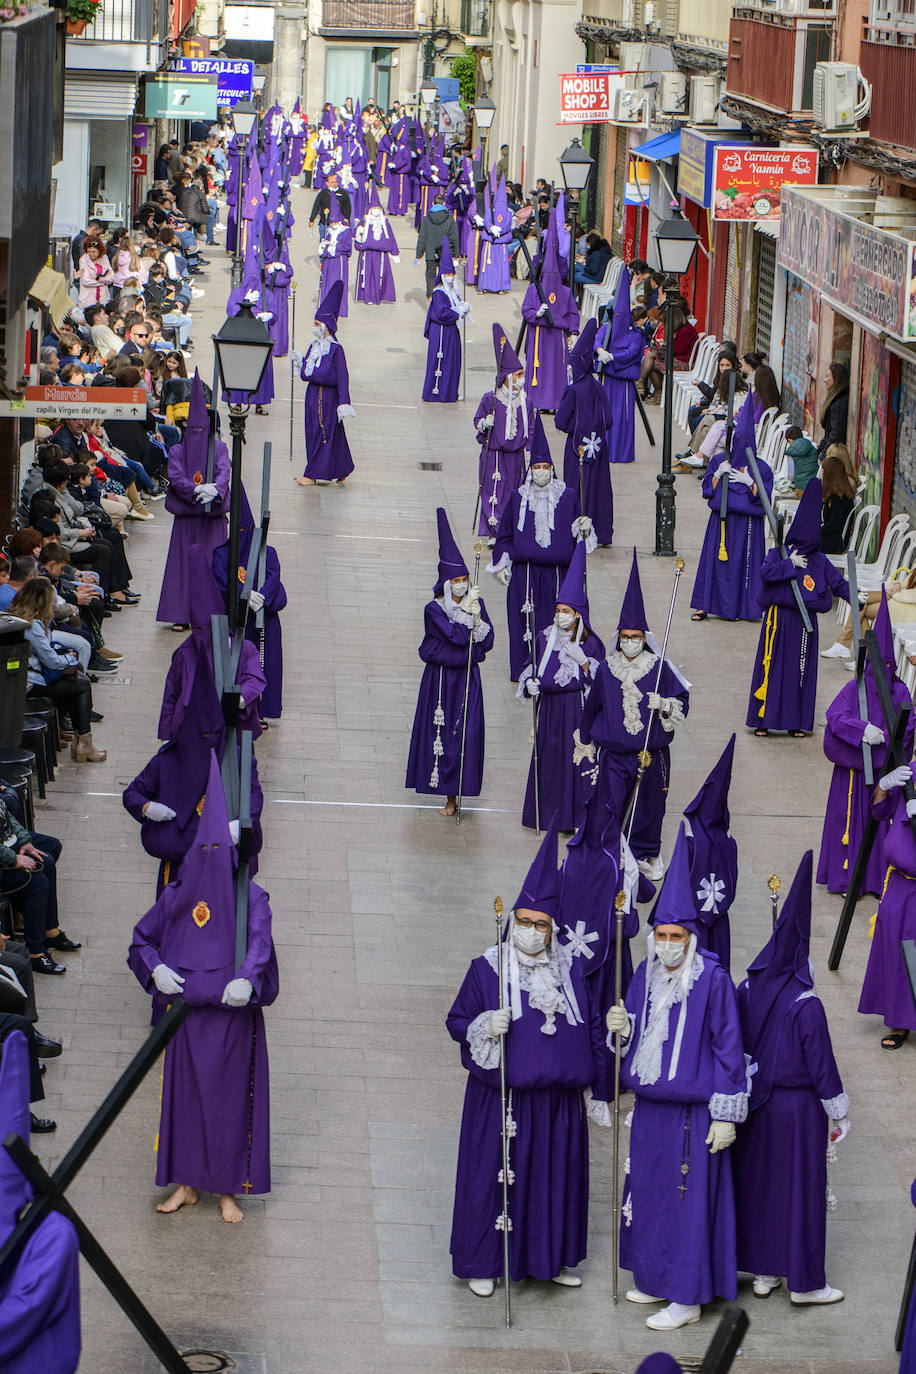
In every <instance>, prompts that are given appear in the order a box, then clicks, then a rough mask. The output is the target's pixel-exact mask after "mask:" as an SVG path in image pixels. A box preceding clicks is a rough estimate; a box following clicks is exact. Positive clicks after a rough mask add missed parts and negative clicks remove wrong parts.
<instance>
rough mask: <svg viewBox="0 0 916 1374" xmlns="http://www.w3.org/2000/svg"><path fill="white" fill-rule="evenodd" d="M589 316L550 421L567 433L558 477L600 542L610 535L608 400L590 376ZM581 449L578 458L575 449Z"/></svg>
mask: <svg viewBox="0 0 916 1374" xmlns="http://www.w3.org/2000/svg"><path fill="white" fill-rule="evenodd" d="M596 329H597V325H596V323H595V321H594V320H588V321H587V323H586V324H585V325H583V327H582V333H581V334H580V335H579V337H578V339H577V340H576V344H575V347H574V348H573V350H572V352H571V353H570V355H569V365H570V368H571V370H572V381H571V382H570V384H569V386H568V387H567V388H566V390H565V391H564V393H563V398H562V400H561V401H560V405H559V408H558V409H557V413H556V418H555V420H554V424H555V425H556V427H557V429H559V430H560V431H562V432H563V433H564V434H565V435H566V448H565V450H564V453H563V480H564V482H565V483H566V485H567V486H568V487H573V488H575V490H576V491H579V489H580V486H581V488H582V492H581V496H580V504H581V506H582V513H583V515H587V516H588V517H589V518H590V519H591V522H592V525H593V527H594V530H595V537H596V539H597V540H598V543H599V544H610V543H611V541H612V539H613V536H614V493H613V490H612V489H611V467H610V460H609V454H610V438H609V436H610V431H611V428H612V424H613V417H612V415H611V403H610V401H609V400H608V398H607V394H606V392H605V391H604V390H603V389H602V387H601V385H600V383H598V382H596V381H595V379H594V377H593V376H592V371H591V369H592V359H593V356H594V351H595V331H596ZM580 449H581V450H582V462H581V465H580V461H579V450H580Z"/></svg>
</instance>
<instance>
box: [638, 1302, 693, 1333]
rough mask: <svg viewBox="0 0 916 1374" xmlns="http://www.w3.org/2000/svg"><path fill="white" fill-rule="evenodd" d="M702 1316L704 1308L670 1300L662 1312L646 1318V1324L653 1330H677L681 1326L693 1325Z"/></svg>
mask: <svg viewBox="0 0 916 1374" xmlns="http://www.w3.org/2000/svg"><path fill="white" fill-rule="evenodd" d="M701 1316H702V1309H701V1308H700V1307H698V1306H696V1307H687V1306H685V1305H684V1303H682V1302H669V1304H668V1306H667V1307H663V1308H662V1310H661V1312H655V1313H654V1314H653V1315H652V1316H651V1317H647V1318H646V1326H648V1327H649V1328H650V1329H651V1330H652V1331H676V1330H677V1329H678V1327H679V1326H692V1325H693V1323H694V1322H698V1321H699V1320H700V1317H701Z"/></svg>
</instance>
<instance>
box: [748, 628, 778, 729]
mask: <svg viewBox="0 0 916 1374" xmlns="http://www.w3.org/2000/svg"><path fill="white" fill-rule="evenodd" d="M778 611H779V607H778V606H771V607H770V609H769V610H768V611H767V624H766V634H765V635H764V640H763V681H762V682H761V684H760V686H759V687H758V688H757V690H756V692H755V693H754V696H755V697H756V698H757V700H758V701H759V702H760V710H759V711H758V712H757V714H758V716H761V717H762V716H763V714H764V712H765V711H766V708H767V691H768V689H769V686H770V664H771V662H772V660H773V643H774V641H775V639H776V621H777V619H778Z"/></svg>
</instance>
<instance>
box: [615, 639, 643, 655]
mask: <svg viewBox="0 0 916 1374" xmlns="http://www.w3.org/2000/svg"><path fill="white" fill-rule="evenodd" d="M618 643H619V645H620V652H621V653H622V654H625V655H626V657H627V658H637V657H638V656H639V655H640V654H641V653H642V651H643V641H642V640H641V639H621V640H618Z"/></svg>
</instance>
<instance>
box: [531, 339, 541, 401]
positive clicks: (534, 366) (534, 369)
mask: <svg viewBox="0 0 916 1374" xmlns="http://www.w3.org/2000/svg"><path fill="white" fill-rule="evenodd" d="M540 332H541V326H540V325H539V324H536V325H535V326H534V363H533V364H532V367H531V385H532V386H537V384H538V362H539V359H538V337H539V335H540Z"/></svg>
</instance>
